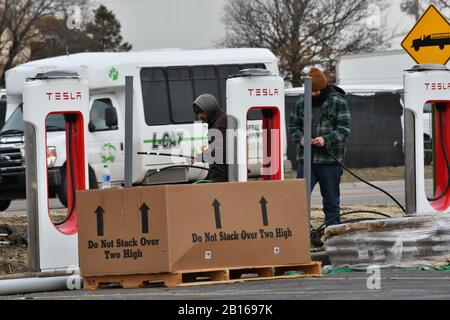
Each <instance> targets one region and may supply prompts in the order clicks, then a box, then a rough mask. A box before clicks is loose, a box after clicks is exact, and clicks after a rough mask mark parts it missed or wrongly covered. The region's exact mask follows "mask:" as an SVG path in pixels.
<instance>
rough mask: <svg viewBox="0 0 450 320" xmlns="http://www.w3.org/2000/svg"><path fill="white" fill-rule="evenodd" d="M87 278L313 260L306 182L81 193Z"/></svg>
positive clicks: (79, 202)
mask: <svg viewBox="0 0 450 320" xmlns="http://www.w3.org/2000/svg"><path fill="white" fill-rule="evenodd" d="M77 208H78V215H79V237H78V242H79V257H80V269H81V273H82V275H83V276H101V275H125V274H150V273H166V272H177V271H195V270H203V269H220V268H233V267H258V266H270V265H291V264H303V263H309V262H310V261H311V256H310V244H309V243H310V241H309V226H308V218H307V211H306V186H305V182H304V180H291V181H273V182H249V183H225V184H205V185H174V186H157V187H138V188H130V189H117V190H94V191H81V192H78V193H77Z"/></svg>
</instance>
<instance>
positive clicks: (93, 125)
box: [88, 121, 95, 132]
mask: <svg viewBox="0 0 450 320" xmlns="http://www.w3.org/2000/svg"><path fill="white" fill-rule="evenodd" d="M88 129H89V132H94V131H95V124H94V123H93V122H92V121H89V125H88Z"/></svg>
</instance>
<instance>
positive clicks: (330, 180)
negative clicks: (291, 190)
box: [297, 162, 344, 227]
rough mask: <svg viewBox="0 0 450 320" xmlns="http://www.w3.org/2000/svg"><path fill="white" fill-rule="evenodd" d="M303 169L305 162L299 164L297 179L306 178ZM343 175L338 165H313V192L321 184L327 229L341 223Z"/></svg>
mask: <svg viewBox="0 0 450 320" xmlns="http://www.w3.org/2000/svg"><path fill="white" fill-rule="evenodd" d="M303 168H304V164H303V162H301V163H299V166H298V172H297V179H303V178H304V174H303V170H304V169H303ZM343 173H344V172H343V170H342V168H341V166H339V165H338V164H312V170H311V182H310V183H311V192H312V191H313V190H314V187H315V186H316V184H317V183H319V186H320V193H321V194H322V198H323V212H324V213H325V220H326V225H327V227H329V226H333V225H336V224H340V223H341V217H340V211H341V200H340V197H341V190H340V188H339V185H340V183H341V177H342V174H343Z"/></svg>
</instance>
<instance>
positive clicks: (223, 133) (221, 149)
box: [194, 94, 228, 182]
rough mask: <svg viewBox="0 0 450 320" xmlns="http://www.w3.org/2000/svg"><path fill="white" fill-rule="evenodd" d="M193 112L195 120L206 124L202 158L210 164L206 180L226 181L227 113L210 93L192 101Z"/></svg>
mask: <svg viewBox="0 0 450 320" xmlns="http://www.w3.org/2000/svg"><path fill="white" fill-rule="evenodd" d="M194 113H195V115H196V117H197V120H199V121H202V122H204V123H207V124H208V144H209V148H208V150H207V151H206V152H204V153H203V154H202V159H203V161H205V162H206V163H209V164H210V169H211V171H210V173H209V175H208V180H211V181H212V182H227V181H228V165H227V164H226V137H227V119H228V118H227V115H226V113H225V112H224V111H223V110H222V109H221V108H220V106H219V103H218V102H217V99H216V98H215V97H214V96H213V95H211V94H203V95H201V96H199V97H198V98H197V99H196V100H195V101H194Z"/></svg>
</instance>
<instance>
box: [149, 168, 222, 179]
mask: <svg viewBox="0 0 450 320" xmlns="http://www.w3.org/2000/svg"><path fill="white" fill-rule="evenodd" d="M178 168H185V169H200V170H205V171H208V172H211V173H214V174H216V175H218V176H221V177H222V178H227V177H225V175H224V174H223V173H220V172H217V171H215V170H213V169H211V168H205V167H200V166H191V165H174V166H170V167H165V168H162V169H158V170H156V171H154V172H152V173H150V174H148V175H146V178H147V179H148V178H150V177H151V176H153V175H155V174H157V173H161V172H162V171H165V170H170V169H178Z"/></svg>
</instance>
